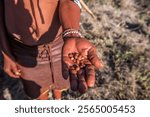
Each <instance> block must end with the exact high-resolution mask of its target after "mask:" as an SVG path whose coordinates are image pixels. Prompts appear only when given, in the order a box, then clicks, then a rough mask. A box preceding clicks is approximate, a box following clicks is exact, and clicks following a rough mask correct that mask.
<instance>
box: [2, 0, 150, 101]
mask: <svg viewBox="0 0 150 117" xmlns="http://www.w3.org/2000/svg"><path fill="white" fill-rule="evenodd" d="M83 1H84V2H85V3H86V5H87V6H88V7H89V9H90V10H91V11H92V12H93V14H94V16H95V18H93V17H92V16H91V15H90V14H89V13H87V12H86V11H85V10H84V9H82V13H81V31H82V32H83V35H84V36H85V37H86V38H87V39H88V40H90V41H91V42H92V43H93V44H94V45H95V46H96V48H97V53H98V55H99V57H100V58H101V59H102V60H103V62H104V65H105V67H104V68H103V69H99V70H96V84H95V87H94V88H92V89H89V90H88V91H87V93H85V94H82V95H81V94H79V93H78V92H72V91H71V90H68V91H66V92H64V93H63V99H66V100H68V99H77V100H78V99H81V100H86V99H91V100H98V99H107V100H110V99H117V100H118V99H121V100H124V99H131V100H134V99H138V100H139V99H142V100H144V99H150V0H83ZM2 63H3V59H2V55H1V54H0V99H17V100H19V99H27V97H26V95H25V94H24V91H23V86H22V84H21V82H20V81H19V80H16V79H11V78H9V77H8V76H7V75H6V74H5V73H4V72H3V71H2ZM49 97H50V99H52V97H51V92H50V93H49Z"/></svg>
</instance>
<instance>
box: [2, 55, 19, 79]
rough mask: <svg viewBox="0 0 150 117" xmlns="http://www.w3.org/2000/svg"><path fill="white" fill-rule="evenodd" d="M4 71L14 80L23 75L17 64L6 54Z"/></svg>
mask: <svg viewBox="0 0 150 117" xmlns="http://www.w3.org/2000/svg"><path fill="white" fill-rule="evenodd" d="M3 55H4V68H3V69H4V71H5V72H6V73H7V74H8V75H9V76H11V77H13V78H19V77H20V75H21V71H20V70H19V68H18V66H17V64H16V63H15V62H14V61H13V60H12V59H11V58H9V57H8V56H7V55H6V54H4V53H3Z"/></svg>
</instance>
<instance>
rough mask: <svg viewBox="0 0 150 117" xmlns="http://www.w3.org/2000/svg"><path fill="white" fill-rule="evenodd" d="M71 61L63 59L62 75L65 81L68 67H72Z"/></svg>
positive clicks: (66, 58) (67, 75) (67, 76)
mask: <svg viewBox="0 0 150 117" xmlns="http://www.w3.org/2000/svg"><path fill="white" fill-rule="evenodd" d="M72 64H73V63H72V61H71V60H70V59H69V58H68V57H63V61H62V75H63V77H64V78H65V79H68V78H69V67H70V66H72Z"/></svg>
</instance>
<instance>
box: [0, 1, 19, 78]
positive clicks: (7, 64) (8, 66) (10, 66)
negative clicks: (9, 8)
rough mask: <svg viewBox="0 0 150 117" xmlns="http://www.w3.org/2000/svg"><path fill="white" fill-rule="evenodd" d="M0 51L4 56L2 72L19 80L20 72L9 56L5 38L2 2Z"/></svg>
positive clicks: (9, 51)
mask: <svg viewBox="0 0 150 117" xmlns="http://www.w3.org/2000/svg"><path fill="white" fill-rule="evenodd" d="M0 49H1V51H2V53H3V56H4V67H3V69H4V71H5V72H6V73H7V74H8V75H9V76H11V77H14V78H19V76H20V70H19V69H18V67H17V64H16V63H15V61H14V60H15V59H14V57H13V56H12V54H11V50H10V46H9V42H8V37H7V30H6V27H5V20H4V1H3V0H1V1H0Z"/></svg>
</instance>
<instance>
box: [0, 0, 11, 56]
mask: <svg viewBox="0 0 150 117" xmlns="http://www.w3.org/2000/svg"><path fill="white" fill-rule="evenodd" d="M3 5H4V4H3V1H2V0H1V1H0V49H1V51H2V53H3V55H4V57H11V58H12V55H11V52H10V48H9V43H8V40H7V33H6V32H7V31H6V27H5V22H4V6H3Z"/></svg>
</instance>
